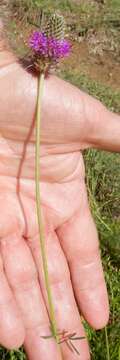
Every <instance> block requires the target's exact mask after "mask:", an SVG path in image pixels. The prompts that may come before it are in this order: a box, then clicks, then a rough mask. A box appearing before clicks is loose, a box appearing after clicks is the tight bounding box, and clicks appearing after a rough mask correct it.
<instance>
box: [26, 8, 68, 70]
mask: <svg viewBox="0 0 120 360" xmlns="http://www.w3.org/2000/svg"><path fill="white" fill-rule="evenodd" d="M64 28H65V25H64V18H63V17H62V16H60V15H58V14H53V15H51V16H50V18H49V21H48V23H47V24H46V26H45V27H44V28H43V29H41V31H34V32H33V33H32V34H31V36H30V38H29V41H28V45H29V47H30V48H31V50H32V53H33V55H34V59H35V64H36V65H37V66H36V67H37V68H38V70H39V69H40V70H41V69H42V70H46V69H49V68H50V67H51V66H52V65H55V64H57V63H59V61H60V60H61V59H62V58H64V57H66V56H68V55H69V53H70V49H71V45H70V43H69V42H68V41H67V40H66V39H65V38H64Z"/></svg>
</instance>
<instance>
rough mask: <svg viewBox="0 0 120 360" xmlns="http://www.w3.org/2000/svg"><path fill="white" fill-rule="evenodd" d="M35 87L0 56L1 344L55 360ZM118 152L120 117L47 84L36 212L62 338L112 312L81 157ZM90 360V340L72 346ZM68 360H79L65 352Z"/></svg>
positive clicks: (60, 84)
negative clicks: (45, 274)
mask: <svg viewBox="0 0 120 360" xmlns="http://www.w3.org/2000/svg"><path fill="white" fill-rule="evenodd" d="M36 97H37V78H36V77H34V76H32V75H31V74H30V73H28V72H27V71H25V70H24V69H23V68H22V67H21V66H20V65H19V64H17V61H16V59H15V58H14V56H13V55H12V54H11V53H9V52H8V51H6V50H5V49H4V44H3V42H2V40H1V52H0V214H1V215H0V306H1V311H0V324H1V326H0V343H1V344H2V345H3V346H5V347H6V348H9V349H13V348H18V347H19V346H20V345H22V344H24V348H25V350H26V352H27V355H28V358H29V360H36V359H40V360H42V359H46V360H52V359H56V360H58V359H59V360H60V354H59V352H58V350H57V345H56V344H55V342H54V340H53V339H49V340H44V339H42V338H41V336H42V335H49V334H50V330H49V317H48V311H47V309H48V304H47V297H46V291H45V287H44V277H43V271H42V261H41V256H40V249H39V237H38V227H37V220H36V207H35V182H34V153H35V129H34V119H35V106H36ZM91 147H93V148H97V149H104V150H108V151H116V152H119V151H120V117H119V116H118V115H116V114H114V113H111V112H110V111H108V110H107V109H106V108H105V107H104V106H103V105H102V104H101V103H100V102H99V101H97V100H95V99H94V98H92V97H90V96H89V95H87V94H85V93H83V92H82V91H80V90H78V89H77V88H75V87H74V86H72V85H70V84H69V83H67V82H64V81H63V80H61V79H59V78H57V77H55V76H50V77H49V78H48V79H46V80H45V85H44V94H43V100H42V124H41V158H40V165H41V183H40V185H41V203H42V215H43V223H44V230H45V239H46V250H47V257H48V268H49V274H50V282H51V288H52V293H53V298H54V304H55V311H56V319H57V324H58V328H59V329H60V330H63V329H66V330H68V331H69V332H74V331H75V332H76V333H77V335H78V336H84V335H85V334H84V329H83V325H82V321H81V318H80V312H81V313H82V315H83V317H84V318H85V319H86V320H87V321H88V323H89V324H90V325H91V326H92V327H93V328H95V329H101V328H102V327H104V326H105V324H106V323H107V322H108V318H109V305H108V297H107V291H106V285H105V281H104V275H103V270H102V265H101V260H100V250H99V242H98V235H97V231H96V226H95V224H94V221H93V218H92V215H91V212H90V209H89V204H88V199H87V191H86V187H85V169H84V162H83V158H82V153H81V150H83V149H86V148H91ZM76 345H77V349H78V350H79V351H80V359H82V360H88V359H90V354H89V347H88V344H87V340H86V339H84V340H81V341H78V342H77V343H76ZM62 351H63V358H64V359H65V360H67V359H69V360H77V359H78V356H77V355H76V354H73V353H72V352H70V350H69V349H68V348H67V347H66V345H63V346H62Z"/></svg>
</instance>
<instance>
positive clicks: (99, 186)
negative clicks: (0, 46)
mask: <svg viewBox="0 0 120 360" xmlns="http://www.w3.org/2000/svg"><path fill="white" fill-rule="evenodd" d="M41 8H43V9H44V10H45V9H52V10H53V9H57V10H59V12H61V13H63V14H64V16H65V17H66V21H67V29H68V32H69V36H70V38H71V41H72V44H73V52H72V55H71V57H70V59H68V60H67V61H64V63H63V64H62V67H61V69H60V70H59V76H61V77H63V78H64V79H66V80H68V81H70V82H72V83H73V84H75V85H77V86H78V87H80V88H82V89H83V90H85V91H87V92H88V93H90V94H92V95H93V96H95V97H96V98H98V99H100V100H101V101H102V102H103V103H104V104H106V105H107V107H108V108H109V109H111V110H113V111H115V112H118V113H119V112H120V0H93V1H92V0H84V1H83V0H70V1H69V0H53V1H52V0H18V1H17V0H10V1H8V0H6V1H5V0H0V11H1V14H2V15H3V14H4V16H3V17H4V21H5V24H6V32H7V35H8V38H9V40H10V44H11V46H12V48H13V49H14V51H15V52H16V53H17V55H18V56H19V57H20V58H23V57H26V41H27V40H26V39H27V37H28V34H29V32H30V31H31V28H32V29H33V26H32V25H31V24H30V22H37V23H38V24H39V17H38V15H37V14H39V11H38V10H39V9H41ZM23 25H24V26H23ZM23 29H24V31H23ZM78 59H79V61H78ZM84 158H85V164H86V174H87V175H86V182H87V187H88V193H89V201H90V205H91V209H92V212H93V216H94V218H95V221H96V224H97V227H98V231H99V236H100V242H101V252H102V260H103V266H104V272H105V277H106V282H107V286H108V292H109V298H110V320H109V324H108V326H107V328H106V329H103V330H101V331H94V330H93V329H91V328H90V327H89V326H88V325H87V324H86V323H85V327H86V330H87V333H88V339H89V342H90V346H91V358H92V359H93V360H105V359H107V360H120V155H119V154H111V153H109V152H104V151H101V152H100V151H97V150H88V151H85V153H84ZM0 359H1V360H24V359H26V355H25V354H24V352H23V349H20V350H19V351H6V350H5V349H3V348H2V347H1V348H0Z"/></svg>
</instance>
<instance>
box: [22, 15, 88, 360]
mask: <svg viewBox="0 0 120 360" xmlns="http://www.w3.org/2000/svg"><path fill="white" fill-rule="evenodd" d="M28 45H29V47H30V48H31V50H32V55H33V57H32V58H33V63H34V66H35V68H36V70H37V71H38V72H39V77H38V93H37V106H36V154H35V184H36V207H37V220H38V230H39V241H40V251H41V255H42V262H43V270H44V278H45V286H46V291H47V296H48V304H49V316H50V334H48V335H46V334H43V336H41V337H42V338H43V339H49V338H52V337H54V338H55V340H56V343H57V344H58V350H59V351H60V354H61V359H63V356H62V351H61V345H60V344H62V343H63V342H65V343H66V345H67V346H68V348H69V349H70V350H71V351H72V352H76V353H77V354H78V355H79V352H78V350H77V349H76V347H75V345H74V344H73V342H74V341H75V340H79V339H83V337H82V338H81V337H78V336H76V333H75V332H74V331H73V333H69V332H68V331H67V330H62V331H61V330H58V327H57V322H56V318H55V310H54V301H53V297H52V292H51V286H50V281H49V271H48V262H47V256H46V241H45V235H44V234H45V232H44V227H43V221H42V211H41V201H40V198H41V192H40V161H39V159H40V134H41V129H40V125H41V105H42V93H43V87H44V78H45V76H46V75H47V74H48V73H49V71H50V69H51V67H56V65H57V64H58V63H59V61H60V60H61V59H62V58H64V57H65V56H68V55H69V53H70V48H71V45H70V43H69V42H68V41H67V40H65V22H64V18H63V16H61V15H58V14H56V13H55V14H52V15H49V16H47V17H46V21H42V22H41V27H40V30H39V31H34V32H33V33H32V34H31V36H30V38H29V41H28Z"/></svg>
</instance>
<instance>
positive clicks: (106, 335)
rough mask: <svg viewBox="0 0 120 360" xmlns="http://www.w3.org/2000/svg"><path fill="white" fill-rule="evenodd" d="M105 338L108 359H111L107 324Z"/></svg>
mask: <svg viewBox="0 0 120 360" xmlns="http://www.w3.org/2000/svg"><path fill="white" fill-rule="evenodd" d="M105 340H106V349H107V360H110V350H109V341H108V333H107V326H105Z"/></svg>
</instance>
